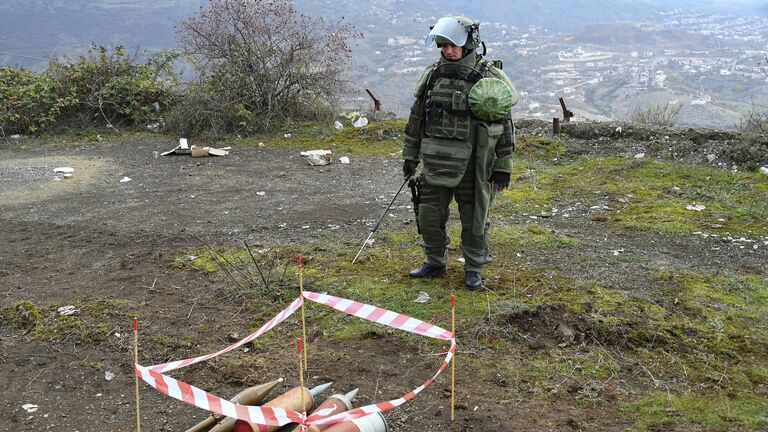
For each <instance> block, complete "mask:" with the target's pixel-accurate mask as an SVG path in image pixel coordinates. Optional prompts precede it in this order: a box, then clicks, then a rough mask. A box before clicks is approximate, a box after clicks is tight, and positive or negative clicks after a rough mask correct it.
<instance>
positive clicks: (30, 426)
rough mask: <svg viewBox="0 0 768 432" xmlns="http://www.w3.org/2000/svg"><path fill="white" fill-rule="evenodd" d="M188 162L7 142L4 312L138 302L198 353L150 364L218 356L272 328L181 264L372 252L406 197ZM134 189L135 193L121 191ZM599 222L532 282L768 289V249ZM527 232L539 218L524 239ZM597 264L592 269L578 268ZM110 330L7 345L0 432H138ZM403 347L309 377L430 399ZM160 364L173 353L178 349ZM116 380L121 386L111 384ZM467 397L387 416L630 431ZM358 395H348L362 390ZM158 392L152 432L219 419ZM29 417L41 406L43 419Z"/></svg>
mask: <svg viewBox="0 0 768 432" xmlns="http://www.w3.org/2000/svg"><path fill="white" fill-rule="evenodd" d="M174 146H175V143H174V142H172V141H171V140H169V139H167V138H166V139H151V138H145V137H143V138H139V139H136V140H120V141H112V142H101V143H97V144H89V143H83V142H75V143H64V142H61V140H58V142H55V143H53V142H52V143H43V144H42V145H41V144H40V142H39V141H27V140H25V139H21V140H10V141H8V140H3V141H0V185H2V190H0V306H1V307H2V308H12V307H13V305H15V304H16V303H17V302H19V301H22V300H28V301H30V302H32V303H35V304H39V305H69V304H74V303H79V304H90V303H100V302H102V303H103V302H127V304H130V305H135V309H136V310H138V311H140V312H141V314H142V316H143V317H146V318H145V319H143V320H142V324H141V325H142V327H141V328H142V332H143V333H144V334H153V335H156V336H157V335H161V336H164V337H167V338H169V339H173V338H182V336H183V337H184V338H192V339H190V340H189V341H187V343H188V345H187V348H186V349H185V350H184V351H183V352H169V353H168V355H169V358H143V359H141V360H140V361H141V362H142V363H145V364H150V362H151V363H160V362H163V361H167V360H169V359H170V358H173V359H177V358H178V357H177V356H178V355H184V354H188V356H192V355H199V354H203V353H207V352H211V351H213V350H216V349H218V348H221V347H222V346H224V345H225V344H228V343H231V341H232V340H233V337H234V334H240V335H242V334H243V333H242V332H243V326H244V325H245V324H248V325H253V324H255V323H261V322H265V321H266V320H267V319H268V318H269V317H267V316H261V317H259V316H256V317H253V316H250V317H245V316H243V315H242V314H240V313H239V311H240V309H241V307H240V306H241V305H240V304H238V303H236V302H234V301H233V302H231V303H227V302H219V303H216V302H211V301H207V300H209V299H211V298H215V297H216V294H217V292H220V290H221V289H222V286H224V285H225V284H227V281H225V280H211V279H209V278H207V277H206V276H205V275H203V274H201V273H199V272H189V271H185V270H181V269H177V268H174V267H173V266H172V265H171V264H173V262H174V260H175V259H176V257H177V254H178V253H179V252H180V251H183V250H188V249H191V248H195V247H199V246H200V245H201V241H205V242H208V243H211V244H217V245H221V244H228V243H231V244H239V243H240V242H241V241H243V240H246V241H248V242H249V243H250V244H252V245H255V246H257V247H268V246H274V245H284V244H308V243H309V242H311V241H313V240H317V239H322V238H324V237H325V236H327V235H328V234H333V235H334V236H336V237H338V238H340V239H342V240H343V241H347V242H349V243H350V244H359V243H360V241H361V240H362V239H363V238H365V236H366V234H367V230H368V229H369V227H370V224H371V223H372V222H374V221H375V220H376V219H377V218H378V216H379V214H380V212H381V211H382V209H383V207H384V206H385V205H386V203H387V202H388V201H389V199H390V198H391V194H392V193H393V192H394V191H395V190H396V189H397V187H398V186H399V185H400V161H399V160H398V159H397V158H395V157H393V158H390V159H382V158H373V157H371V158H353V159H352V163H351V164H341V163H338V162H336V163H334V164H332V165H330V166H326V167H310V166H309V165H307V164H306V162H305V160H304V158H302V157H301V156H300V155H299V154H298V151H297V150H295V149H271V148H241V147H237V148H235V149H234V150H233V151H232V153H231V154H230V155H228V156H225V157H218V158H212V157H211V158H191V157H188V156H174V157H162V156H161V157H159V158H155V157H154V155H153V152H163V151H166V150H168V149H170V148H172V147H174ZM579 151H585V152H586V151H587V150H585V148H582V149H580V150H579ZM627 151H634V149H629V150H627ZM337 156H341V155H337ZM60 166H70V167H74V168H75V174H74V177H73V178H72V179H61V178H58V175H57V174H55V173H54V172H53V169H54V168H56V167H60ZM124 177H129V178H130V179H131V180H130V181H128V182H123V183H121V182H120V180H121V179H123V178H124ZM262 192H263V194H262ZM406 201H407V200H406V199H403V200H402V202H401V203H400V204H403V205H398V206H397V208H396V209H395V210H394V213H395V217H394V218H392V219H391V220H392V221H394V222H395V223H402V222H403V221H405V220H408V219H409V218H411V217H412V216H411V210H410V209H408V208H406V207H405V205H404V204H407V202H406ZM587 204H589V203H587ZM586 209H589V206H586V207H585V210H584V213H585V214H584V216H585V217H583V218H576V217H572V218H570V219H568V220H564V219H553V220H550V221H547V222H546V223H547V224H550V225H552V227H553V229H556V230H557V231H558V232H561V233H564V234H567V235H568V236H571V237H574V238H577V239H579V240H581V241H582V244H583V245H584V246H583V248H581V249H578V250H573V251H570V252H567V253H571V254H573V255H574V256H572V257H569V256H548V255H546V254H540V255H536V254H527V255H525V256H524V258H522V259H521V260H520V263H519V264H520V266H521V268H525V266H530V267H532V268H542V267H547V266H550V267H552V268H562V267H564V266H568V265H570V268H569V271H571V272H580V271H584V272H593V273H595V274H597V275H598V277H600V279H602V280H608V281H610V282H612V283H615V284H616V285H619V286H626V287H627V289H640V290H641V289H643V288H644V287H646V286H647V281H645V280H644V279H643V277H642V276H639V275H641V274H645V271H644V270H645V269H647V268H649V267H652V266H664V265H675V266H679V267H683V268H688V269H692V270H695V269H705V268H712V267H713V266H716V267H718V268H721V269H723V270H724V271H727V270H745V269H746V270H749V271H751V272H756V273H762V274H765V273H766V262H768V254H767V253H766V249H768V248H762V249H759V250H751V249H744V248H740V247H739V245H738V244H719V243H718V244H715V243H714V242H715V240H712V239H701V238H699V237H693V238H691V239H690V240H687V241H686V242H684V243H681V242H679V241H678V240H672V239H665V238H663V237H659V236H653V235H648V236H643V237H633V236H632V235H631V234H626V233H616V232H610V231H606V230H605V228H604V226H603V225H600V224H598V223H594V222H592V221H591V219H590V218H589V217H588V215H587V213H588V210H586ZM526 218H527V216H523V215H521V216H520V217H519V220H511V221H509V223H515V222H520V221H523V220H525V219H526ZM627 245H628V246H627ZM715 246H716V247H715ZM620 248H622V251H623V252H625V251H626V252H625V253H627V254H628V253H629V252H630V249H631V251H633V252H634V253H636V255H637V256H642V259H640V260H624V259H622V257H621V256H619V257H616V256H614V254H612V253H611V251H612V250H614V249H620ZM585 249H587V251H585ZM585 252H587V253H588V256H589V259H576V258H578V257H576V255H580V256H581V258H583V257H584V254H585ZM570 258H573V259H572V260H571V259H570ZM567 263H572V264H567ZM414 264H417V263H414ZM579 266H581V267H579ZM108 304H113V303H108ZM107 317H108V319H107V320H106V321H105V325H107V326H108V327H109V329H108V332H107V333H108V337H107V338H105V339H103V340H101V341H99V342H98V343H97V344H92V345H88V344H79V343H69V342H67V341H66V340H64V341H58V342H57V343H44V342H40V341H37V340H35V339H33V338H32V337H31V335H29V334H26V333H25V332H23V331H20V330H18V329H13V328H8V327H5V328H3V329H1V330H0V371H2V372H0V387H1V388H2V389H3V390H2V392H0V430H9V431H11V430H18V431H32V430H35V431H37V430H56V431H106V430H113V431H129V430H133V428H134V416H135V412H134V402H133V400H134V399H133V397H134V396H133V394H134V393H133V392H134V387H133V386H134V381H133V375H132V373H131V352H132V347H131V344H132V339H131V337H132V332H131V329H130V319H129V317H128V316H110V315H107ZM211 317H218V319H217V320H216V321H217V324H216V326H215V327H214V328H212V329H211V331H210V332H209V333H206V334H199V335H194V336H190V335H189V333H190V329H194V328H197V327H198V326H199V325H201V323H204V322H209V321H210V319H211ZM179 335H182V336H179ZM402 344H403V342H400V341H399V340H398V339H396V338H378V337H375V338H371V339H367V340H363V341H356V342H355V343H354V344H353V343H345V344H344V345H346V346H341V347H339V346H335V347H333V349H331V348H330V347H327V346H323V344H322V342H321V343H320V345H319V346H317V347H315V349H316V352H317V354H316V355H315V357H314V360H313V362H312V364H311V370H310V371H309V378H310V379H311V380H312V382H314V383H320V382H323V381H326V380H328V381H338V380H340V379H342V378H343V377H350V376H352V377H356V378H355V380H354V382H355V385H356V386H359V387H360V388H361V397H360V399H359V401H360V402H362V403H370V402H372V401H378V400H382V397H399V396H400V395H401V393H400V392H401V391H407V390H410V389H412V388H414V387H416V386H418V385H420V384H422V383H423V381H424V380H425V379H426V378H427V377H429V376H430V374H431V373H432V371H433V370H435V366H436V364H437V363H436V360H435V358H434V357H433V356H431V355H426V354H422V353H413V352H409V351H408V350H406V349H403V346H401V345H402ZM169 351H170V350H169ZM146 352H148V353H151V354H152V355H161V354H163V353H164V352H163V349H162V347H152V348H151V349H149V348H148V350H147V351H146ZM470 355H471V353H470ZM382 360H384V361H382ZM292 365H293V360H292V359H290V358H289V359H285V358H280V353H277V352H267V353H265V354H264V369H263V371H265V372H266V371H269V373H268V374H267V375H265V376H264V377H263V379H261V381H266V380H269V379H274V378H277V377H278V376H284V377H289V380H290V377H292V376H293V375H295V374H294V373H293V372H292V369H291V368H292ZM268 366H269V367H268ZM107 372H109V373H111V374H114V378H112V379H109V380H107V379H106V378H105V374H106V373H107ZM250 372H254V371H253V370H251V371H250ZM255 372H259V371H255ZM220 374H224V375H226V376H227V378H226V379H222V378H221V375H220ZM238 374H239V375H238ZM244 374H245V375H247V374H246V373H245V372H243V371H237V370H229V369H227V368H226V367H224V366H220V365H218V366H217V365H216V364H214V365H212V366H208V367H204V366H201V367H197V368H193V369H192V370H190V371H185V372H182V373H180V374H178V375H176V376H177V377H179V378H181V379H185V380H188V382H192V383H195V384H200V385H201V386H203V387H204V388H207V389H211V390H213V391H215V392H217V393H218V394H220V395H222V396H231V395H232V394H234V393H235V392H236V391H237V390H238V389H239V388H242V386H239V387H238V386H237V385H236V384H235V383H237V382H239V381H247V379H246V378H248V377H245V376H242V375H244ZM564 382H565V380H564ZM458 383H459V385H460V387H461V388H462V389H463V394H461V395H460V396H459V409H458V411H457V422H456V423H454V424H453V425H451V424H450V422H449V421H448V413H449V401H450V399H449V393H448V391H447V386H446V385H445V381H441V382H439V383H436V384H435V385H433V387H430V388H429V389H428V390H427V391H426V392H424V393H423V394H422V395H421V396H419V397H418V398H416V399H415V400H414V401H413V402H411V403H409V404H406V405H405V406H403V407H401V408H399V409H397V410H394V411H391V412H389V413H387V418H388V420H389V422H390V426H391V430H393V431H443V430H461V431H464V430H466V431H470V430H473V431H500V430H530V431H544V430H622V429H623V428H624V427H625V426H626V425H625V424H624V423H623V422H622V420H620V419H613V420H605V418H604V417H601V418H602V420H599V421H595V422H590V421H589V419H590V418H594V417H595V416H592V415H590V410H600V409H603V408H601V406H594V405H589V404H586V405H580V404H579V403H578V402H577V401H576V399H575V394H576V393H578V391H580V390H579V389H578V388H577V389H575V390H573V391H571V390H568V391H558V390H557V389H543V390H542V389H532V388H531V387H530V385H529V384H527V383H520V382H515V380H514V377H501V376H499V377H497V378H494V377H490V378H489V377H488V376H487V374H486V373H483V374H481V373H480V371H473V370H461V369H459V373H458ZM347 384H348V383H344V384H343V385H347ZM343 385H342V387H338V386H337V387H334V391H335V392H342V391H348V390H349V389H348V388H344V387H343ZM206 386H207V387H206ZM618 388H619V385H618V384H617V386H616V387H615V388H614V387H611V388H607V389H604V390H603V393H602V398H603V399H604V400H607V401H611V403H614V402H615V403H617V404H618V403H620V402H621V401H622V400H623V398H625V397H626V394H623V393H621V392H619V391H618ZM547 391H549V394H548V395H545V396H543V397H540V396H541V392H547ZM141 394H142V422H143V423H142V426H143V428H144V429H145V430H150V431H162V430H169V431H170V430H174V431H176V430H184V429H186V428H187V427H190V426H191V425H193V424H194V423H196V421H198V420H199V419H201V418H203V417H204V415H205V413H204V412H203V411H201V410H198V409H195V408H193V407H191V406H188V405H186V404H183V403H181V402H178V401H176V400H173V399H170V398H168V397H165V396H162V395H161V394H159V393H158V392H156V391H154V390H152V389H150V388H149V387H147V386H145V385H143V384H142V392H141ZM374 395H376V397H374ZM532 395H536V397H533V396H532ZM24 404H35V405H38V406H39V408H38V410H37V411H34V412H27V411H25V410H24V409H23V408H22V405H24Z"/></svg>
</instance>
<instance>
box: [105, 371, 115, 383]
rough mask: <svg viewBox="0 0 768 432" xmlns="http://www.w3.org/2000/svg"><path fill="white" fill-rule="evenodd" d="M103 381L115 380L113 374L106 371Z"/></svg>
mask: <svg viewBox="0 0 768 432" xmlns="http://www.w3.org/2000/svg"><path fill="white" fill-rule="evenodd" d="M104 379H105V380H107V381H112V380H113V379H115V374H113V373H112V372H110V371H106V372H104Z"/></svg>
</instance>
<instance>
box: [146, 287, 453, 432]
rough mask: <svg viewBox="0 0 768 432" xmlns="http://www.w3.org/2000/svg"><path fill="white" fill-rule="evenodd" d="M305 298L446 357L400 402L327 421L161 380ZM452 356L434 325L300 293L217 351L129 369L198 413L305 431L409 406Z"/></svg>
mask: <svg viewBox="0 0 768 432" xmlns="http://www.w3.org/2000/svg"><path fill="white" fill-rule="evenodd" d="M305 298H306V299H308V300H310V301H313V302H315V303H318V304H322V305H325V306H329V307H332V308H334V309H336V310H339V311H341V312H344V313H346V314H348V315H352V316H355V317H358V318H362V319H366V320H368V321H372V322H375V323H378V324H381V325H385V326H388V327H392V328H395V329H398V330H403V331H407V332H411V333H415V334H418V335H421V336H425V337H429V338H433V339H439V340H445V341H450V342H451V347H450V349H449V350H448V353H447V354H446V356H445V359H444V360H443V362H442V363H441V365H440V368H439V369H438V370H437V372H436V373H435V374H434V375H433V376H432V377H431V378H429V379H428V380H427V381H426V382H424V384H422V385H421V386H419V387H417V388H415V389H413V390H411V391H410V392H408V393H406V394H405V395H403V396H401V397H400V398H397V399H392V400H389V401H385V402H379V403H375V404H371V405H366V406H364V407H361V408H355V409H352V410H349V411H345V412H342V413H339V414H336V415H333V416H331V417H326V418H319V417H322V415H320V414H316V415H312V416H309V417H307V416H306V415H305V414H303V413H300V412H297V411H293V410H286V409H282V408H276V407H259V406H252V405H240V404H236V403H232V402H230V401H229V400H227V399H224V398H222V397H220V396H217V395H215V394H213V393H210V392H206V391H205V390H201V389H199V388H197V387H195V386H192V385H190V384H187V383H185V382H183V381H179V380H177V379H174V378H171V377H170V376H168V375H166V373H167V372H170V371H173V370H176V369H180V368H183V367H186V366H190V365H193V364H196V363H200V362H202V361H206V360H209V359H212V358H214V357H217V356H219V355H222V354H225V353H227V352H229V351H232V350H234V349H237V348H238V347H240V346H243V345H245V344H247V343H248V342H250V341H252V340H254V339H256V338H258V337H259V336H261V335H263V334H264V333H266V332H268V331H269V330H271V329H273V328H274V327H277V326H278V325H280V324H281V323H282V322H283V321H285V320H286V319H287V318H288V317H290V316H291V315H292V314H293V313H294V312H296V311H297V310H298V309H299V308H300V307H301V305H302V304H303V303H304V299H305ZM455 353H456V339H455V338H454V337H453V335H452V334H451V332H449V331H447V330H444V329H442V328H440V327H438V326H435V325H432V324H429V323H426V322H424V321H421V320H418V319H416V318H412V317H409V316H407V315H402V314H399V313H396V312H392V311H390V310H387V309H383V308H380V307H377V306H372V305H368V304H365V303H359V302H356V301H352V300H348V299H344V298H340V297H334V296H329V295H326V294H318V293H314V292H310V291H303V292H302V295H301V296H300V297H299V298H297V299H296V300H294V301H293V302H292V303H291V304H290V305H289V306H288V307H287V308H285V309H284V310H282V311H281V312H280V313H278V314H277V315H275V316H274V317H273V318H272V319H271V320H269V321H268V322H267V323H266V324H264V325H263V326H262V327H261V328H259V329H258V330H256V331H255V332H253V333H251V334H250V335H248V336H246V337H245V338H243V339H242V340H240V341H238V342H235V343H234V344H232V345H230V346H228V347H226V348H224V349H222V350H219V351H216V352H214V353H211V354H207V355H203V356H199V357H193V358H189V359H185V360H178V361H174V362H169V363H161V364H157V365H153V366H141V365H139V364H138V363H135V364H134V365H133V366H134V371H135V373H136V375H137V376H138V377H139V378H141V379H142V380H144V382H146V383H147V384H149V385H150V386H152V387H154V388H155V389H157V390H158V391H159V392H161V393H163V394H166V395H168V396H170V397H172V398H175V399H178V400H180V401H182V402H185V403H188V404H190V405H194V406H196V407H198V408H202V409H204V410H208V411H211V412H213V413H216V414H220V415H225V416H227V417H232V418H236V419H239V420H244V421H247V422H250V423H256V424H261V425H268V426H283V425H286V424H288V423H300V424H304V425H306V426H311V425H312V424H317V425H321V424H325V425H328V424H333V423H338V422H342V421H347V420H352V419H356V418H359V417H364V416H367V415H369V414H373V413H376V412H384V411H388V410H391V409H393V408H396V407H398V406H400V405H402V404H404V403H406V402H408V401H409V400H411V399H413V398H414V397H416V395H418V394H419V393H421V392H422V391H423V390H424V389H426V388H427V387H429V385H430V384H432V382H433V381H434V380H435V379H436V378H437V377H438V376H439V375H440V373H441V372H442V371H443V370H444V369H445V368H446V367H447V366H448V364H449V363H450V362H451V361H452V360H453V356H454V355H455Z"/></svg>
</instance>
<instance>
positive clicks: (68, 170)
mask: <svg viewBox="0 0 768 432" xmlns="http://www.w3.org/2000/svg"><path fill="white" fill-rule="evenodd" d="M53 172H57V173H64V174H67V173H73V172H75V169H74V168H72V167H59V168H54V169H53Z"/></svg>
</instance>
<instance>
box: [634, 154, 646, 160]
mask: <svg viewBox="0 0 768 432" xmlns="http://www.w3.org/2000/svg"><path fill="white" fill-rule="evenodd" d="M644 157H645V153H638V154H636V155H635V159H642V158H644Z"/></svg>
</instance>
